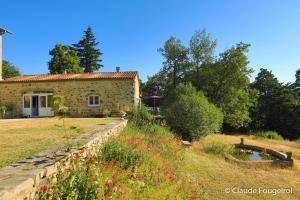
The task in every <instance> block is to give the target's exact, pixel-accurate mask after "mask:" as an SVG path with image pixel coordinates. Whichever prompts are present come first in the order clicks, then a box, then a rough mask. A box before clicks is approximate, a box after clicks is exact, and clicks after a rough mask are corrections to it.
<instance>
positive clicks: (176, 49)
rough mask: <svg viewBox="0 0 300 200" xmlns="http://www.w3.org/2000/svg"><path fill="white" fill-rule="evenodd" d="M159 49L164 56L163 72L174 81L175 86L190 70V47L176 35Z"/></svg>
mask: <svg viewBox="0 0 300 200" xmlns="http://www.w3.org/2000/svg"><path fill="white" fill-rule="evenodd" d="M158 51H159V52H160V53H161V54H162V56H163V57H164V59H165V60H164V62H163V65H164V67H163V69H162V73H164V74H165V76H166V77H168V78H169V79H170V80H171V81H172V85H173V88H175V87H176V85H177V84H178V83H180V82H182V81H184V77H185V75H186V74H187V72H188V68H187V66H188V49H187V48H186V47H185V46H184V45H183V44H182V43H181V41H180V40H178V39H176V38H175V37H173V36H172V37H170V38H169V39H168V40H167V41H166V42H165V45H164V47H163V48H159V49H158Z"/></svg>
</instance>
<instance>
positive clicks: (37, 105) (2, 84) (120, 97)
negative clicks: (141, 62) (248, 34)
mask: <svg viewBox="0 0 300 200" xmlns="http://www.w3.org/2000/svg"><path fill="white" fill-rule="evenodd" d="M53 95H61V96H64V97H65V101H66V106H67V107H68V108H69V114H70V115H71V116H74V117H79V116H81V117H83V116H95V115H98V114H101V113H102V112H103V111H105V110H107V111H111V112H119V111H128V110H129V109H130V107H131V106H133V105H138V104H139V102H140V91H139V78H138V73H137V72H136V71H128V72H120V71H119V70H117V71H116V72H100V73H89V74H53V75H21V76H16V77H12V78H8V79H6V80H1V77H0V104H1V105H5V104H10V105H13V108H14V116H15V117H22V116H23V117H46V116H53V115H54V113H53V111H52V110H51V99H52V97H53Z"/></svg>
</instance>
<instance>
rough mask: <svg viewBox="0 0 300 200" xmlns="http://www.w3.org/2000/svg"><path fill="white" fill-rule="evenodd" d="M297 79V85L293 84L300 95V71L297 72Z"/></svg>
mask: <svg viewBox="0 0 300 200" xmlns="http://www.w3.org/2000/svg"><path fill="white" fill-rule="evenodd" d="M295 78H296V80H295V83H294V84H293V87H294V89H295V90H296V91H298V93H299V94H300V69H298V70H297V71H296V74H295Z"/></svg>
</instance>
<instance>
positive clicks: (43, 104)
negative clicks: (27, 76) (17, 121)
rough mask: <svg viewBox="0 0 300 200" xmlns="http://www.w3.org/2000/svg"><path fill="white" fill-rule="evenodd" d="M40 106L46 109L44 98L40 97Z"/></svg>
mask: <svg viewBox="0 0 300 200" xmlns="http://www.w3.org/2000/svg"><path fill="white" fill-rule="evenodd" d="M40 106H41V108H46V96H40Z"/></svg>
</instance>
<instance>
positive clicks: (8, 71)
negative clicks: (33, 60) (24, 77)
mask: <svg viewBox="0 0 300 200" xmlns="http://www.w3.org/2000/svg"><path fill="white" fill-rule="evenodd" d="M2 64H3V66H2V70H3V71H2V76H3V79H7V78H10V77H14V76H18V75H20V71H19V69H18V68H17V67H15V66H14V65H13V64H12V63H10V62H8V61H6V60H3V63H2Z"/></svg>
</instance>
